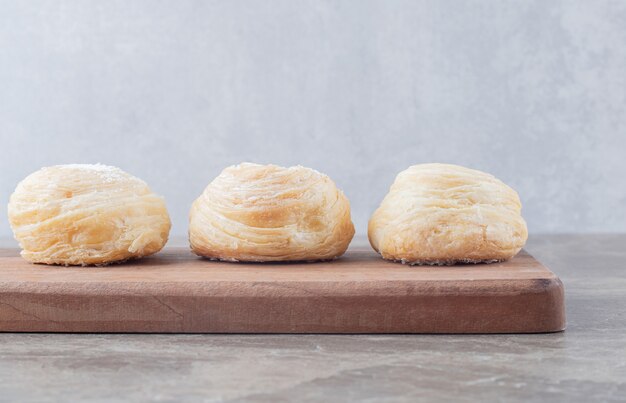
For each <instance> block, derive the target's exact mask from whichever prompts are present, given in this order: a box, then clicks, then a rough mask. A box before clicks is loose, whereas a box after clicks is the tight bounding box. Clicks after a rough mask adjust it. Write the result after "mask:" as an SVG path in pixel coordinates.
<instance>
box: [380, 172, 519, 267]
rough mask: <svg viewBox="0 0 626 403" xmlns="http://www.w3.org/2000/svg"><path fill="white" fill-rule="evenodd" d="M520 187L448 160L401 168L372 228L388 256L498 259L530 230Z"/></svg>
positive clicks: (431, 260) (430, 260) (413, 260)
mask: <svg viewBox="0 0 626 403" xmlns="http://www.w3.org/2000/svg"><path fill="white" fill-rule="evenodd" d="M521 208H522V206H521V203H520V200H519V196H518V195H517V193H516V192H515V191H514V190H513V189H511V188H510V187H508V186H507V185H505V184H504V183H502V182H501V181H500V180H498V179H496V178H495V177H493V176H492V175H489V174H486V173H484V172H480V171H476V170H473V169H468V168H463V167H460V166H456V165H448V164H421V165H414V166H412V167H410V168H409V169H407V170H405V171H402V172H400V174H398V176H397V177H396V180H395V182H394V183H393V185H392V186H391V189H390V191H389V193H388V194H387V196H386V197H385V199H384V200H383V202H382V204H381V205H380V207H379V208H378V209H377V210H376V211H375V212H374V214H373V215H372V217H371V219H370V221H369V228H368V236H369V240H370V243H371V245H372V247H373V248H374V249H375V250H376V251H377V252H379V253H380V254H381V255H382V257H383V258H384V259H388V260H396V261H401V262H402V263H408V264H454V263H478V262H496V261H502V260H506V259H509V258H511V257H513V256H515V255H516V254H517V252H519V251H520V249H521V248H522V247H523V246H524V244H525V243H526V238H527V237H528V232H527V230H526V222H525V221H524V219H523V218H522V216H521V213H520V212H521Z"/></svg>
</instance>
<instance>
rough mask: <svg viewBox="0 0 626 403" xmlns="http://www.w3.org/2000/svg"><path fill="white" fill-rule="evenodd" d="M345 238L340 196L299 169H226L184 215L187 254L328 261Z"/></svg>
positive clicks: (345, 210)
mask: <svg viewBox="0 0 626 403" xmlns="http://www.w3.org/2000/svg"><path fill="white" fill-rule="evenodd" d="M353 235H354V226H353V225H352V221H351V219H350V203H349V202H348V199H347V198H346V196H345V195H344V194H343V192H341V191H340V190H339V189H337V187H336V186H335V183H334V182H333V181H332V180H331V179H330V178H329V177H328V176H326V175H323V174H321V173H319V172H317V171H315V170H313V169H309V168H304V167H301V166H296V167H291V168H283V167H279V166H275V165H258V164H251V163H243V164H240V165H236V166H231V167H228V168H226V169H224V171H222V173H221V174H220V175H219V176H218V177H217V178H215V179H214V180H213V181H212V182H211V183H210V184H209V185H208V186H207V187H206V189H205V190H204V192H203V193H202V195H201V196H200V197H199V198H198V199H197V200H196V201H195V202H194V203H193V206H192V207H191V212H190V215H189V242H190V244H191V249H192V250H193V252H194V253H196V254H197V255H199V256H204V257H207V258H210V259H218V260H226V261H252V262H268V261H298V260H305V261H313V260H328V259H333V258H336V257H338V256H340V255H342V254H343V253H344V252H345V251H346V249H347V248H348V244H349V243H350V241H351V240H352V236H353Z"/></svg>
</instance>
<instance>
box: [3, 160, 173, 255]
mask: <svg viewBox="0 0 626 403" xmlns="http://www.w3.org/2000/svg"><path fill="white" fill-rule="evenodd" d="M8 213H9V221H10V224H11V228H12V229H13V233H14V235H15V239H16V240H17V241H18V242H19V244H20V246H21V248H22V253H21V254H22V257H24V259H26V260H28V261H31V262H34V263H47V264H60V265H83V266H85V265H105V264H108V263H112V262H120V261H124V260H127V259H132V258H138V257H142V256H147V255H151V254H153V253H156V252H158V251H159V250H161V248H163V245H165V243H166V242H167V237H168V234H169V230H170V218H169V216H168V214H167V210H166V208H165V202H164V201H163V199H162V198H161V197H159V196H157V195H155V194H154V193H152V191H151V190H150V189H149V188H148V185H146V183H145V182H143V181H142V180H140V179H138V178H136V177H134V176H132V175H129V174H127V173H126V172H124V171H122V170H121V169H119V168H115V167H111V166H106V165H100V164H98V165H83V164H73V165H57V166H53V167H48V168H42V169H40V170H39V171H37V172H35V173H33V174H31V175H29V176H28V177H26V179H24V180H23V181H22V182H20V183H19V184H18V185H17V188H16V189H15V192H14V193H13V194H12V195H11V199H10V201H9V209H8Z"/></svg>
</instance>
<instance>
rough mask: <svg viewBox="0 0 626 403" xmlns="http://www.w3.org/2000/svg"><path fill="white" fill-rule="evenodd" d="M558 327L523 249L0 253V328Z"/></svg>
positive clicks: (543, 278) (551, 299) (551, 293)
mask: <svg viewBox="0 0 626 403" xmlns="http://www.w3.org/2000/svg"><path fill="white" fill-rule="evenodd" d="M564 327H565V313H564V302H563V285H562V283H561V281H560V280H559V278H558V277H557V276H555V275H554V273H552V272H550V271H549V270H548V269H547V268H546V267H545V266H543V265H542V264H541V263H539V262H538V261H537V260H535V259H534V258H533V257H532V256H531V255H529V254H528V253H526V252H524V251H522V252H521V253H520V254H519V255H518V256H516V257H515V258H513V259H512V260H510V261H508V262H505V263H497V264H490V265H484V264H479V265H461V266H446V267H431V266H426V267H421V266H413V267H410V266H405V265H401V264H398V263H392V262H386V261H384V260H382V259H380V257H379V256H378V255H377V254H375V253H374V252H373V251H371V250H369V249H365V248H361V249H354V250H350V251H348V253H347V254H346V255H344V256H343V257H342V258H340V259H338V260H335V261H333V262H324V263H286V264H241V263H222V262H213V261H209V260H205V259H201V258H198V257H196V256H194V255H192V254H191V253H190V252H189V250H187V249H186V248H169V249H165V250H164V251H163V252H161V253H159V254H157V255H155V256H153V257H149V258H146V259H143V260H139V261H135V262H130V263H125V264H120V265H113V266H107V267H60V266H45V265H34V264H29V263H27V262H26V261H24V260H23V259H21V258H20V257H19V255H18V251H17V250H15V249H0V331H5V332H13V331H17V332H142V333H143V332H159V333H161V332H163V333H171V332H176V333H531V332H532V333H534V332H555V331H560V330H563V329H564Z"/></svg>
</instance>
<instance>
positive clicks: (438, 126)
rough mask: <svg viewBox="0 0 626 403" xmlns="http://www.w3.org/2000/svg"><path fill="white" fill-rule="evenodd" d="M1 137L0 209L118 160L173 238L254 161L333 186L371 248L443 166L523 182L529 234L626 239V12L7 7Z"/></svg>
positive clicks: (416, 4)
mask: <svg viewBox="0 0 626 403" xmlns="http://www.w3.org/2000/svg"><path fill="white" fill-rule="evenodd" d="M0 140H1V142H0V198H1V200H2V203H6V201H7V200H8V197H9V195H10V193H11V192H12V190H13V189H14V187H15V185H16V183H17V182H18V181H19V180H21V179H22V178H23V177H24V176H26V175H27V174H29V173H30V172H32V171H34V170H36V169H38V168H40V167H41V166H45V165H53V164H59V163H77V162H102V163H107V164H112V165H117V166H120V167H122V168H123V169H125V170H127V171H129V172H131V173H133V174H135V175H137V176H139V177H141V178H143V179H145V180H146V181H147V182H148V183H149V184H150V185H151V187H152V188H153V189H154V190H155V191H156V192H158V193H160V194H163V195H164V196H165V197H166V199H167V202H168V206H169V209H170V213H171V215H172V218H173V220H174V227H173V234H175V235H180V234H184V233H185V232H186V217H187V211H188V208H189V206H190V204H191V202H192V200H193V199H194V198H195V197H196V196H197V195H198V194H199V193H200V192H201V190H202V189H203V188H204V186H205V185H206V184H207V183H208V182H209V181H210V180H211V179H212V178H213V177H214V176H216V175H217V174H218V173H219V172H220V170H221V169H222V168H223V167H225V166H227V165H229V164H233V163H237V162H240V161H256V162H262V163H268V162H273V163H276V164H282V165H291V164H302V165H305V166H310V167H314V168H316V169H318V170H320V171H322V172H325V173H327V174H329V175H330V176H331V177H332V178H333V179H335V181H336V182H337V183H338V185H339V186H340V187H341V188H342V189H344V191H345V192H346V194H347V195H348V197H349V198H350V199H351V202H352V207H353V218H354V221H355V223H356V225H357V231H358V232H359V233H364V232H365V229H366V222H367V219H368V217H369V215H370V214H371V212H372V211H373V210H374V208H375V207H376V206H377V204H378V203H379V202H380V200H381V199H382V197H383V196H384V194H385V193H386V191H387V189H388V187H389V185H390V184H391V182H392V180H393V178H394V176H395V175H396V174H397V173H398V172H399V171H400V170H402V169H404V168H406V167H407V166H409V165H412V164H416V163H422V162H429V161H442V162H451V163H457V164H462V165H466V166H470V167H474V168H478V169H482V170H485V171H488V172H491V173H493V174H495V175H496V176H498V177H500V178H501V179H503V180H504V181H505V182H507V183H509V184H510V185H512V186H513V187H514V188H516V189H517V190H518V191H519V193H520V195H521V198H522V201H523V203H524V215H525V217H526V218H527V221H528V223H529V228H530V231H531V232H535V233H537V232H617V231H624V230H626V209H625V208H624V206H625V205H626V179H625V177H626V158H625V156H626V2H624V1H570V2H566V1H543V0H542V1H500V0H493V1H441V0H433V1H413V0H410V1H390V0H385V1H383V0H381V1H363V0H359V1H320V0H312V1H294V0H280V1H279V0H271V1H252V0H244V1H154V0H150V1H149V0H136V1H125V0H124V1H28V2H25V1H17V0H15V1H4V0H0ZM9 234H10V229H9V226H8V224H7V222H6V211H5V209H4V208H2V209H0V236H4V235H9Z"/></svg>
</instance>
